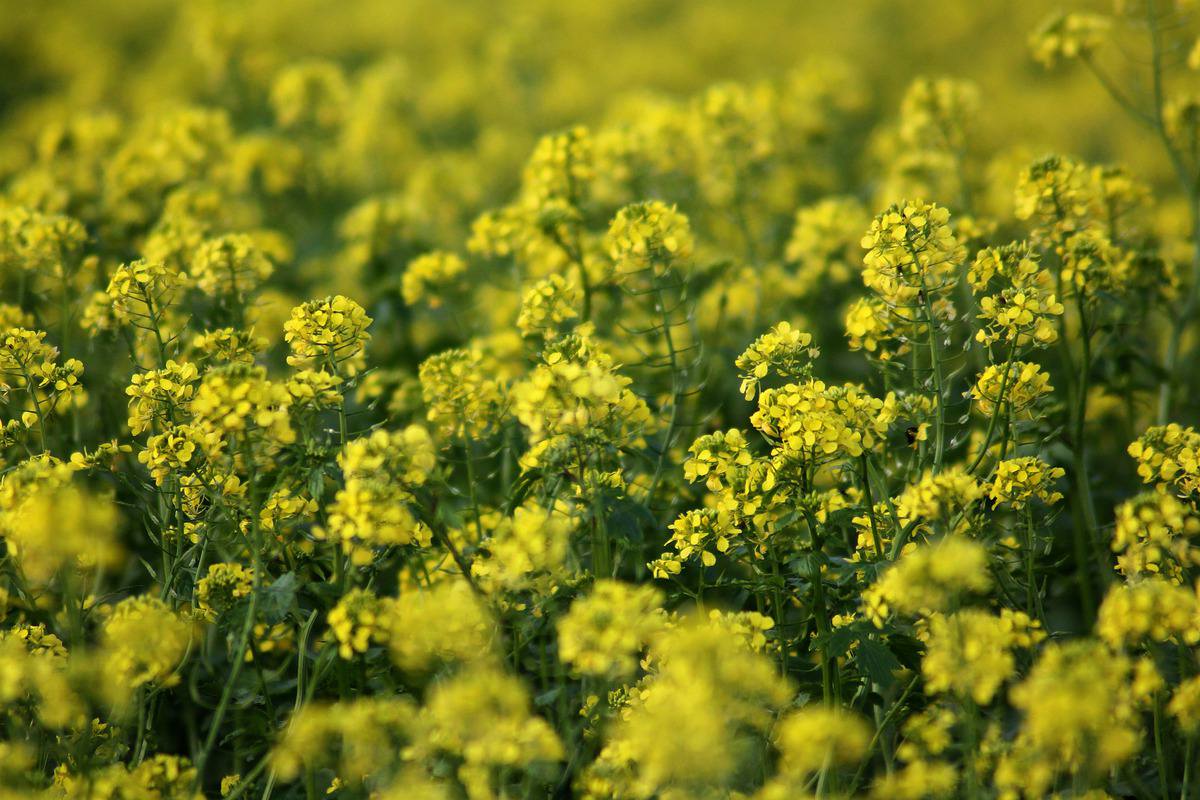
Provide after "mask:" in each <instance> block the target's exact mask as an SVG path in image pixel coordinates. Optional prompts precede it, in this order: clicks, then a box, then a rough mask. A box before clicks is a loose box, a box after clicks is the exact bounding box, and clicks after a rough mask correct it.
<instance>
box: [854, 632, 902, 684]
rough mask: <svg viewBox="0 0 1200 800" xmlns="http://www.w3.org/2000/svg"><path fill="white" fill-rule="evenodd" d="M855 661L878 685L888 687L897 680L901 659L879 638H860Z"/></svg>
mask: <svg viewBox="0 0 1200 800" xmlns="http://www.w3.org/2000/svg"><path fill="white" fill-rule="evenodd" d="M855 661H857V662H858V666H859V669H861V670H862V672H863V674H865V675H866V676H867V677H868V678H870V679H871V680H872V681H873V682H875V683H877V684H878V685H880V686H882V687H884V688H887V687H889V686H891V685H892V684H893V683H895V682H896V676H895V672H896V670H898V669H900V661H899V659H897V658H896V656H895V654H893V653H892V651H891V650H889V649H888V647H887V645H885V644H884V643H883V642H881V641H879V640H878V639H868V638H865V637H864V638H861V639H859V640H858V649H857V650H856V651H855Z"/></svg>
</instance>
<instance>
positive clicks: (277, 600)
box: [260, 572, 298, 624]
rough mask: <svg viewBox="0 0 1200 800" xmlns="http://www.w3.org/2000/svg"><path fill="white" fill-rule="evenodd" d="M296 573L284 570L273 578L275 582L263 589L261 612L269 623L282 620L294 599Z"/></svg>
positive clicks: (296, 585)
mask: <svg viewBox="0 0 1200 800" xmlns="http://www.w3.org/2000/svg"><path fill="white" fill-rule="evenodd" d="M297 587H298V584H297V582H296V573H294V572H285V573H284V574H282V575H280V576H279V577H278V578H276V579H275V582H274V583H272V584H271V585H270V586H268V587H267V588H266V589H264V590H263V594H262V599H261V601H260V602H261V603H262V613H263V617H264V618H265V619H266V620H267V621H268V622H270V623H272V624H273V623H276V622H280V621H282V620H283V618H284V617H285V616H287V613H288V611H289V610H290V609H291V607H292V604H293V603H294V602H295V601H296V589H297Z"/></svg>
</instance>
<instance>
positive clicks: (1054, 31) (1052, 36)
mask: <svg viewBox="0 0 1200 800" xmlns="http://www.w3.org/2000/svg"><path fill="white" fill-rule="evenodd" d="M1111 27H1112V21H1111V20H1110V19H1109V18H1108V17H1104V16H1101V15H1099V14H1084V13H1078V12H1074V13H1064V12H1061V11H1060V12H1058V13H1055V14H1052V15H1051V16H1050V17H1048V18H1047V19H1046V20H1045V21H1044V22H1042V24H1041V25H1039V26H1038V29H1037V30H1036V31H1034V33H1033V34H1032V35H1031V36H1030V37H1029V47H1030V49H1031V50H1032V51H1033V57H1034V58H1035V59H1036V60H1037V61H1038V62H1040V63H1041V64H1042V65H1043V66H1045V67H1055V66H1057V65H1058V64H1059V63H1061V62H1064V61H1073V60H1075V59H1077V58H1087V57H1088V56H1090V55H1091V54H1092V52H1093V51H1095V50H1096V48H1098V47H1099V46H1100V45H1101V44H1103V43H1104V40H1105V39H1106V38H1107V35H1108V31H1109V28H1111Z"/></svg>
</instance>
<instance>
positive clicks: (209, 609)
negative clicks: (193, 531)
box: [196, 562, 254, 621]
mask: <svg viewBox="0 0 1200 800" xmlns="http://www.w3.org/2000/svg"><path fill="white" fill-rule="evenodd" d="M253 583H254V570H252V569H247V568H246V567H244V566H242V565H241V564H236V563H228V562H222V563H218V564H209V565H208V572H207V573H205V575H204V577H203V578H201V579H200V580H199V581H198V582H197V584H196V602H197V604H198V606H199V610H200V613H201V615H202V616H203V617H204V618H205V619H207V620H209V621H213V620H216V619H217V618H218V617H219V616H221V615H222V614H224V613H225V612H227V611H229V610H230V609H231V608H233V607H234V606H236V605H237V604H238V602H239V601H240V600H241V599H242V598H244V597H247V596H248V595H249V594H250V591H251V589H252V588H253Z"/></svg>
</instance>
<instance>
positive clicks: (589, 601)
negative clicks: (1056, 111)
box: [558, 579, 664, 679]
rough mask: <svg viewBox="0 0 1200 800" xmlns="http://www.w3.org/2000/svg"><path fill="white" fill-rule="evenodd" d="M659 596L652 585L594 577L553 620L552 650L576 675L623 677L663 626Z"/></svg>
mask: <svg viewBox="0 0 1200 800" xmlns="http://www.w3.org/2000/svg"><path fill="white" fill-rule="evenodd" d="M662 600H663V595H662V593H661V592H660V591H658V590H657V589H655V588H654V587H652V586H645V585H641V586H634V585H630V584H626V583H621V582H620V581H615V580H608V579H603V580H598V581H596V583H595V584H594V585H593V586H592V589H591V591H590V592H589V593H588V594H587V595H586V596H584V597H580V598H578V599H576V600H575V601H574V602H573V603H572V604H571V607H570V609H568V610H567V613H566V614H564V615H563V616H562V617H561V618H559V621H558V654H559V658H560V659H562V661H563V663H564V664H566V665H568V666H570V667H571V668H572V669H573V670H575V671H576V672H578V673H580V674H582V675H590V676H595V677H602V678H609V679H613V678H625V677H628V676H630V675H632V674H633V672H634V670H635V669H636V668H637V666H638V656H639V654H640V652H641V651H642V650H643V649H644V648H645V647H646V645H647V644H648V643H649V641H650V639H651V638H652V637H653V636H654V635H655V634H656V633H657V632H658V631H659V630H660V629H661V628H662V627H663V624H664V618H663V616H662V614H661V612H660V610H659V609H660V606H661V604H662Z"/></svg>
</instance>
